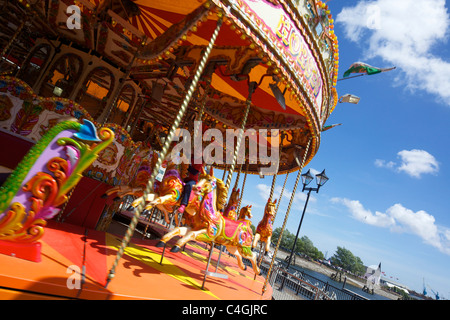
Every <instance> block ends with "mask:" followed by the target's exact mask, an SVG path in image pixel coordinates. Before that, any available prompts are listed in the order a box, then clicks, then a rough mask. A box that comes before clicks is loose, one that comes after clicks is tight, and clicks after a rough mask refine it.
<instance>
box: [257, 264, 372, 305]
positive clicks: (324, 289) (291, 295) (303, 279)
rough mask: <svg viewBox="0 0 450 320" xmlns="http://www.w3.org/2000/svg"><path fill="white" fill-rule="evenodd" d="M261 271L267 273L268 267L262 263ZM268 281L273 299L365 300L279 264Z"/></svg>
mask: <svg viewBox="0 0 450 320" xmlns="http://www.w3.org/2000/svg"><path fill="white" fill-rule="evenodd" d="M261 272H262V273H263V274H264V275H267V272H268V267H267V266H265V265H264V264H262V265H261ZM269 283H270V285H271V286H272V289H273V295H272V297H273V299H275V300H367V298H365V297H363V296H360V295H358V294H356V293H354V292H351V291H349V290H346V289H341V288H337V287H335V286H333V285H331V284H329V283H328V282H323V281H322V280H320V279H317V278H315V277H313V276H311V275H308V274H306V273H304V272H298V271H297V272H295V273H294V274H292V273H289V272H287V271H286V270H285V269H283V268H282V266H281V265H278V266H275V267H274V269H273V271H272V273H271V275H270V279H269Z"/></svg>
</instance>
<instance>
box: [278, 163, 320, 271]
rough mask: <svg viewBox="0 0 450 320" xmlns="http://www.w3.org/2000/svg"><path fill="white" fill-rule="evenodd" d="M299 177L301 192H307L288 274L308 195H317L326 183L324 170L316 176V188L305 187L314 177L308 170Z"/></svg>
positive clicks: (292, 253) (290, 257) (288, 265)
mask: <svg viewBox="0 0 450 320" xmlns="http://www.w3.org/2000/svg"><path fill="white" fill-rule="evenodd" d="M301 177H302V182H303V189H302V192H303V191H305V190H308V196H307V197H306V202H305V207H304V208H303V213H302V217H301V219H300V223H299V225H298V229H297V234H296V235H295V240H294V245H293V246H292V250H291V255H290V256H289V260H288V264H287V267H286V271H288V272H289V267H290V265H291V260H292V256H293V255H294V249H295V246H296V244H297V238H298V234H299V232H300V228H301V226H302V222H303V217H304V216H305V211H306V206H307V205H308V201H309V195H310V194H311V191H315V192H316V193H318V192H319V189H320V187H321V186H323V185H324V184H325V183H326V182H327V181H328V177H327V175H326V174H325V169H324V170H323V171H322V172H321V173H319V174H316V183H317V187H316V188H311V187H306V186H307V185H308V184H309V183H310V182H311V181H312V180H313V179H314V177H313V176H312V175H311V172H310V170H308V172H306V173H304V174H302V176H301Z"/></svg>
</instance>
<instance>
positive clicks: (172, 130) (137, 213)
mask: <svg viewBox="0 0 450 320" xmlns="http://www.w3.org/2000/svg"><path fill="white" fill-rule="evenodd" d="M222 22H223V19H222V17H220V18H219V20H218V21H217V27H216V29H215V30H214V32H213V34H212V37H211V40H210V42H209V44H208V46H207V47H206V50H205V52H204V54H203V56H202V59H201V61H200V63H199V65H198V68H197V70H196V72H195V75H194V78H193V80H192V83H191V85H190V86H189V90H188V91H187V93H186V96H185V98H184V100H183V103H182V104H181V107H180V110H179V111H178V114H177V116H176V118H175V121H174V123H173V124H172V127H171V128H170V131H169V135H168V136H167V139H166V140H165V141H164V146H163V148H162V150H161V153H160V155H159V157H158V161H157V162H156V164H155V167H154V168H153V172H152V175H151V176H150V179H149V181H148V183H147V187H146V189H145V191H144V195H143V196H142V197H141V198H140V200H141V201H140V203H139V205H138V206H137V208H136V210H135V212H134V216H133V218H132V219H131V222H130V225H129V227H128V229H127V231H126V233H125V236H124V238H123V241H122V244H121V246H120V248H119V251H118V252H117V256H116V259H115V261H114V264H113V266H112V268H111V270H110V271H109V274H108V277H107V280H106V285H105V288H107V287H108V285H109V283H110V281H111V280H112V279H113V278H114V275H115V272H116V268H117V265H118V264H119V261H120V259H121V258H122V255H123V253H124V251H125V248H126V247H127V246H128V243H129V242H130V239H131V236H132V235H133V233H134V230H135V228H136V225H137V222H138V219H139V216H140V215H141V212H142V210H143V209H144V203H145V198H147V196H148V194H150V193H151V191H152V190H153V184H154V182H155V178H156V176H157V174H158V172H159V168H160V167H161V164H162V162H163V161H164V159H165V157H166V155H167V153H168V151H169V147H170V144H171V142H172V139H173V137H174V135H175V131H176V129H177V128H178V125H179V124H180V121H181V119H182V118H183V115H184V114H185V112H186V109H187V107H188V104H189V101H190V100H191V97H192V94H193V93H194V90H195V88H196V87H197V83H198V80H199V79H200V75H201V74H202V72H203V69H204V68H205V65H206V62H207V60H208V57H209V55H210V53H211V51H212V48H213V46H214V42H215V41H216V39H217V36H218V34H219V31H220V28H221V26H222Z"/></svg>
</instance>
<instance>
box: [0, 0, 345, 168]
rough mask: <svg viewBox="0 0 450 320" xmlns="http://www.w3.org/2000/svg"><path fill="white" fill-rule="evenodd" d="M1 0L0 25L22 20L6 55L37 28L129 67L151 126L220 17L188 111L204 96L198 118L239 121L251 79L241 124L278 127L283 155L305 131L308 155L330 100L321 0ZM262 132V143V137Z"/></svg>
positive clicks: (332, 45)
mask: <svg viewBox="0 0 450 320" xmlns="http://www.w3.org/2000/svg"><path fill="white" fill-rule="evenodd" d="M2 2H3V4H4V6H8V10H3V12H2V14H1V18H2V19H3V20H4V21H9V22H8V23H7V24H6V28H7V29H8V28H9V30H6V33H8V34H10V35H11V34H14V32H15V30H17V29H18V27H19V25H18V24H19V22H20V21H26V22H25V26H26V28H27V29H28V33H27V34H26V35H25V36H23V35H22V36H21V37H20V41H18V42H19V43H20V45H19V46H18V48H21V49H22V52H20V49H18V50H16V54H17V57H14V56H12V57H11V59H14V58H15V59H16V60H17V61H20V55H23V56H25V55H26V53H27V49H26V48H27V47H29V46H30V45H32V43H33V41H34V39H35V38H37V37H43V38H46V39H48V40H54V39H59V40H61V39H64V40H65V41H70V42H72V43H73V45H74V46H77V48H80V49H81V50H85V51H88V52H91V53H95V54H97V55H100V56H102V57H104V59H107V60H108V61H109V62H110V63H111V65H113V66H115V67H116V68H120V69H122V70H123V71H125V70H129V71H130V74H129V79H127V80H131V81H135V82H136V83H139V85H140V87H141V88H144V92H145V93H146V98H147V99H148V103H147V104H146V105H145V107H144V109H143V111H142V113H141V118H142V119H144V120H146V121H149V122H151V123H153V124H155V125H156V124H157V125H160V126H163V127H167V126H169V125H170V124H171V123H172V122H173V119H174V117H175V114H176V112H177V110H178V108H179V105H180V103H181V101H182V99H183V98H184V95H185V93H186V88H187V87H188V85H189V83H190V81H191V79H192V77H193V74H194V73H195V70H196V69H197V66H198V63H199V61H200V58H201V55H202V53H203V51H204V49H205V46H206V45H207V44H208V43H209V39H210V37H211V34H212V32H213V30H214V28H215V26H216V24H217V20H218V18H220V17H222V16H223V17H224V22H225V23H224V25H223V27H222V28H221V31H220V33H219V35H218V38H217V40H216V42H215V45H214V47H213V50H212V52H211V54H210V57H209V60H208V64H207V66H206V68H205V72H204V74H203V76H202V78H201V81H200V84H199V86H198V88H197V90H196V92H195V94H194V98H193V99H192V101H191V103H190V105H189V109H188V112H187V115H188V116H189V114H192V113H193V112H196V110H198V109H199V106H200V105H201V103H203V101H205V102H206V103H205V109H204V111H205V113H206V115H205V117H204V121H206V125H207V126H208V127H214V128H219V129H220V130H223V131H224V130H225V129H226V128H239V127H240V124H241V118H242V113H243V109H244V107H245V100H246V99H247V97H248V96H249V86H250V84H251V83H256V84H257V89H256V90H255V91H254V93H253V95H252V97H251V103H252V104H251V111H250V115H249V119H248V122H247V124H246V126H245V128H246V129H272V128H273V129H280V130H281V132H282V133H281V135H282V136H283V137H284V138H285V139H283V140H282V147H283V150H284V151H285V152H286V155H285V157H287V158H289V157H290V158H292V157H293V156H292V155H288V153H289V150H290V149H292V150H297V149H301V148H305V146H306V143H307V141H308V139H307V138H306V137H311V138H312V139H313V141H312V142H313V143H312V147H311V148H310V150H309V154H308V157H307V162H309V161H310V160H311V159H312V157H313V156H314V155H315V153H316V152H317V149H318V147H319V144H320V136H321V131H322V128H323V126H324V123H325V121H326V119H327V118H328V116H329V114H330V113H331V112H332V110H333V109H334V107H335V105H336V103H337V95H336V91H335V88H334V86H335V84H336V79H337V59H338V56H337V40H336V37H335V35H334V33H333V20H332V19H331V16H330V14H329V11H328V8H327V6H326V5H325V4H324V3H322V2H321V1H304V4H303V6H300V5H299V6H298V7H295V6H294V5H293V4H292V3H291V2H290V1H287V0H259V1H248V0H237V1H231V0H221V1H219V0H211V1H207V0H174V1H172V0H171V1H161V0H50V1H44V0H37V1H28V0H19V1H18V2H19V5H17V4H12V3H10V2H8V1H2ZM71 5H76V6H77V7H78V8H80V14H81V24H80V26H79V28H74V29H71V28H69V24H68V22H67V21H68V18H69V17H70V13H71V11H70V8H69V11H68V7H69V6H71ZM24 17H27V18H26V19H25V20H24ZM14 21H17V22H14ZM312 26H315V27H312ZM319 27H320V28H319ZM4 32H5V31H4ZM2 41H4V40H2ZM19 63H20V62H19ZM158 92H159V93H158ZM203 99H205V100H203ZM266 140H268V141H269V144H270V142H271V139H270V137H269V138H267V139H266ZM283 150H282V151H283ZM224 152H225V153H226V151H224ZM291 153H292V152H291ZM292 154H293V155H294V156H295V152H294V153H292ZM292 160H293V159H286V161H285V162H284V163H285V165H284V166H283V161H282V162H281V164H282V167H280V172H285V171H292V170H295V169H296V168H297V164H296V161H292ZM250 167H251V164H250ZM256 167H257V164H255V169H256ZM255 169H251V170H250V171H252V172H256V170H255Z"/></svg>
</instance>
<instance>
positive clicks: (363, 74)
mask: <svg viewBox="0 0 450 320" xmlns="http://www.w3.org/2000/svg"><path fill="white" fill-rule="evenodd" d="M396 68H397V67H392V68H387V69H381V71H380V72H378V73H381V72H387V71H391V70H394V69H396ZM378 73H376V74H378ZM367 75H369V74H367V73H362V74H358V75H356V76H352V77H347V78H341V79H337V80H336V81H341V80H348V79H353V78H358V77H362V76H367Z"/></svg>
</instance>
